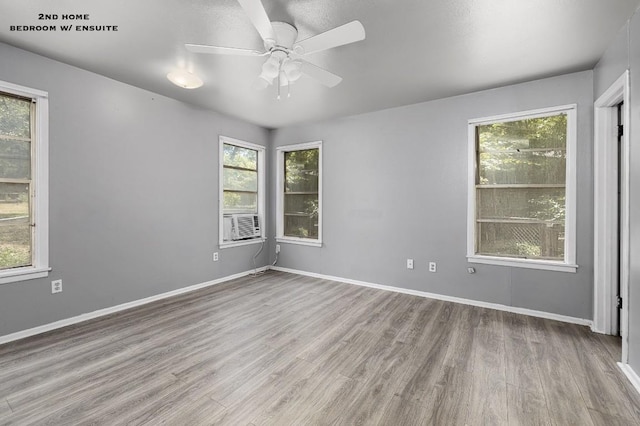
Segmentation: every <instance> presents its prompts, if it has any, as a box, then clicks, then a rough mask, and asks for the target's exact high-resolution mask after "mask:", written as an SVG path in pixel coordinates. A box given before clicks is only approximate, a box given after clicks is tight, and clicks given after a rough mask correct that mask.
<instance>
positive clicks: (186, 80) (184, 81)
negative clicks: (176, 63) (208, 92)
mask: <svg viewBox="0 0 640 426" xmlns="http://www.w3.org/2000/svg"><path fill="white" fill-rule="evenodd" d="M167 78H168V79H169V81H170V82H172V83H173V84H175V85H176V86H180V87H182V88H183V89H197V88H198V87H200V86H202V85H203V84H204V83H203V82H202V79H201V78H200V77H198V76H197V75H195V74H193V73H190V72H189V71H187V70H176V71H171V72H170V73H169V74H167Z"/></svg>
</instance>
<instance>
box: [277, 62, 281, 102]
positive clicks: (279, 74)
mask: <svg viewBox="0 0 640 426" xmlns="http://www.w3.org/2000/svg"><path fill="white" fill-rule="evenodd" d="M281 75H282V62H278V100H280V76H281Z"/></svg>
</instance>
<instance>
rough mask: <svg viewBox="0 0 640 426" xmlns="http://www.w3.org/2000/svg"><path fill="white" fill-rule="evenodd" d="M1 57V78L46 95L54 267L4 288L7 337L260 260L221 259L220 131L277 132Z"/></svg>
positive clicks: (258, 137) (62, 68)
mask: <svg viewBox="0 0 640 426" xmlns="http://www.w3.org/2000/svg"><path fill="white" fill-rule="evenodd" d="M0 57H1V58H2V60H1V61H0V80H3V81H7V82H10V83H14V84H20V85H24V86H29V87H32V88H36V89H41V90H45V91H48V92H49V106H50V117H49V125H50V140H49V145H50V148H49V149H50V196H49V199H50V264H51V266H52V267H53V271H52V272H51V274H50V276H49V278H47V279H38V280H30V281H21V282H17V283H11V284H4V285H0V336H2V335H6V334H9V333H12V332H16V331H20V330H24V329H28V328H31V327H35V326H38V325H42V324H46V323H50V322H53V321H57V320H60V319H64V318H69V317H72V316H75V315H79V314H82V313H85V312H91V311H94V310H97V309H101V308H105V307H109V306H114V305H117V304H120V303H124V302H128V301H132V300H136V299H140V298H144V297H148V296H152V295H155V294H159V293H163V292H167V291H171V290H175V289H178V288H181V287H186V286H189V285H193V284H197V283H201V282H205V281H209V280H212V279H215V278H219V277H223V276H228V275H231V274H234V273H238V272H242V271H247V270H249V269H251V268H252V267H253V265H252V256H253V254H254V253H255V251H256V250H257V248H258V247H257V246H256V245H251V246H248V247H240V248H229V249H225V250H222V251H220V261H219V262H217V263H214V262H213V261H212V253H213V252H214V251H218V247H217V244H218V135H219V134H223V135H227V136H231V137H234V138H238V139H243V140H247V141H250V142H254V143H258V144H262V145H266V144H267V143H268V137H269V134H268V131H266V130H264V129H262V128H260V127H257V126H253V125H250V124H246V123H244V122H242V121H238V120H234V119H230V118H228V117H225V116H222V115H220V114H216V113H213V112H210V111H205V110H201V109H198V108H195V107H192V106H189V105H186V104H183V103H181V102H178V101H175V100H172V99H169V98H165V97H162V96H160V95H157V94H154V93H151V92H147V91H144V90H141V89H138V88H135V87H132V86H129V85H126V84H122V83H119V82H116V81H114V80H111V79H108V78H105V77H102V76H99V75H96V74H93V73H91V72H88V71H84V70H81V69H78V68H74V67H71V66H68V65H65V64H62V63H59V62H55V61H52V60H49V59H46V58H43V57H41V56H38V55H35V54H32V53H28V52H25V51H22V50H19V49H15V48H13V47H10V46H7V45H5V44H0ZM167 84H170V83H169V82H167ZM266 257H267V256H266V252H264V253H263V255H262V256H260V257H259V258H258V264H259V265H264V264H265V263H266ZM58 278H61V279H62V280H63V289H64V291H63V292H62V293H61V294H56V295H52V294H51V285H50V281H51V280H53V279H58Z"/></svg>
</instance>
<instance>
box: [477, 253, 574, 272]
mask: <svg viewBox="0 0 640 426" xmlns="http://www.w3.org/2000/svg"><path fill="white" fill-rule="evenodd" d="M467 261H468V262H469V263H483V264H486V265H497V266H511V267H514V268H528V269H541V270H545V271H558V272H572V273H576V272H577V270H578V265H572V264H568V263H560V262H552V261H545V260H532V259H507V258H504V257H492V256H467Z"/></svg>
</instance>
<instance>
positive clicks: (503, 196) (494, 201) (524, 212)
mask: <svg viewBox="0 0 640 426" xmlns="http://www.w3.org/2000/svg"><path fill="white" fill-rule="evenodd" d="M476 195H477V207H476V210H477V213H476V217H477V218H478V219H509V220H529V221H532V220H533V221H551V222H554V223H558V224H564V219H565V190H564V188H478V189H477V190H476Z"/></svg>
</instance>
